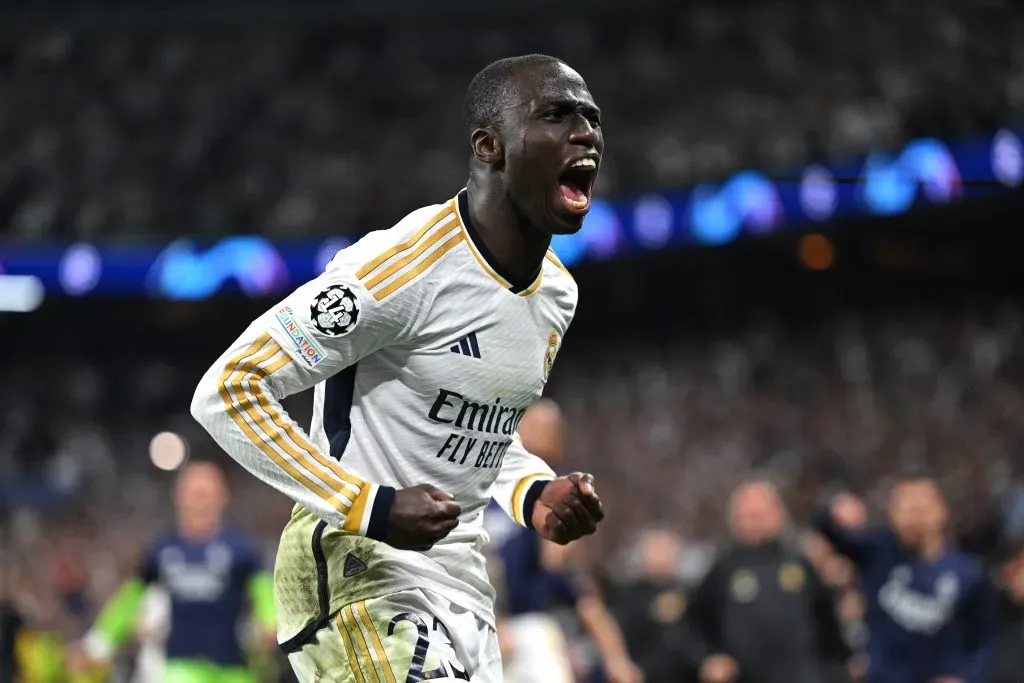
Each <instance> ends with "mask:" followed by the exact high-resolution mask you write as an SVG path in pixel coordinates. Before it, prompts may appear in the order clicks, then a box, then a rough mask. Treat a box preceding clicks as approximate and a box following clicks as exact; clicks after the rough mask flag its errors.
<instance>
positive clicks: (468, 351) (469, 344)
mask: <svg viewBox="0 0 1024 683" xmlns="http://www.w3.org/2000/svg"><path fill="white" fill-rule="evenodd" d="M450 350H451V352H452V353H461V354H462V355H463V356H469V357H470V358H479V357H480V345H479V344H477V342H476V332H470V333H469V334H467V335H466V336H465V337H463V338H462V339H460V340H459V343H458V344H453V345H452V347H451V349H450Z"/></svg>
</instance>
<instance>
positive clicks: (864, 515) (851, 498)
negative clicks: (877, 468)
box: [830, 493, 868, 529]
mask: <svg viewBox="0 0 1024 683" xmlns="http://www.w3.org/2000/svg"><path fill="white" fill-rule="evenodd" d="M830 511H831V513H832V521H833V522H835V523H836V525H837V526H839V527H840V528H842V529H860V528H861V527H863V526H864V525H865V524H867V522H868V511H867V508H865V507H864V503H862V502H861V500H860V498H858V497H857V496H855V495H853V494H852V493H840V494H839V495H837V496H836V497H835V498H833V499H832V505H831V507H830Z"/></svg>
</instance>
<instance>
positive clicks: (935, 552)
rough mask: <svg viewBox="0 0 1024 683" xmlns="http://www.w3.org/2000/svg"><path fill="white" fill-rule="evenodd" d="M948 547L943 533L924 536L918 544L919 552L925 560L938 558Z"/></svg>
mask: <svg viewBox="0 0 1024 683" xmlns="http://www.w3.org/2000/svg"><path fill="white" fill-rule="evenodd" d="M945 549H946V541H945V539H944V538H943V537H942V535H941V534H937V535H935V536H928V537H926V538H924V539H923V540H922V541H921V543H920V544H919V545H918V546H917V552H918V554H919V555H920V556H921V557H922V558H923V559H925V560H929V561H931V560H935V559H938V557H939V556H940V555H942V552H943V551H944V550H945Z"/></svg>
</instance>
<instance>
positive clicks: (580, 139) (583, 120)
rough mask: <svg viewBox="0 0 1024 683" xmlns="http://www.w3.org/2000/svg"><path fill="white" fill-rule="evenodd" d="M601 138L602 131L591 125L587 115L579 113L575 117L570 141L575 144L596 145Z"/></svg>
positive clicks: (570, 132)
mask: <svg viewBox="0 0 1024 683" xmlns="http://www.w3.org/2000/svg"><path fill="white" fill-rule="evenodd" d="M600 140H601V132H600V131H599V130H598V129H597V128H595V127H594V126H593V125H591V123H590V121H588V120H587V117H585V116H582V115H577V116H576V117H575V118H574V119H573V125H572V129H571V130H570V131H569V142H571V143H572V144H574V145H583V146H586V147H596V146H597V144H598V142H600Z"/></svg>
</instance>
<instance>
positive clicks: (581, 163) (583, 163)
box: [569, 159, 597, 169]
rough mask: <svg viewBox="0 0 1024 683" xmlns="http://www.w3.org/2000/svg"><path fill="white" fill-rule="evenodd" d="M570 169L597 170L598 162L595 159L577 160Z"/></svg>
mask: <svg viewBox="0 0 1024 683" xmlns="http://www.w3.org/2000/svg"><path fill="white" fill-rule="evenodd" d="M569 168H590V169H594V168H597V162H596V161H594V160H593V159H577V160H576V161H574V162H573V164H572V166H570V167H569Z"/></svg>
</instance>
